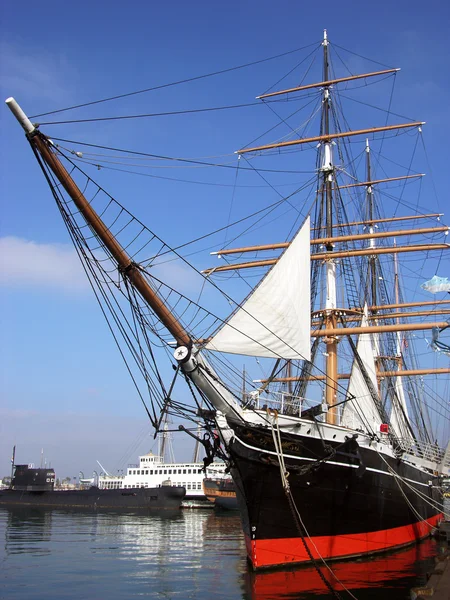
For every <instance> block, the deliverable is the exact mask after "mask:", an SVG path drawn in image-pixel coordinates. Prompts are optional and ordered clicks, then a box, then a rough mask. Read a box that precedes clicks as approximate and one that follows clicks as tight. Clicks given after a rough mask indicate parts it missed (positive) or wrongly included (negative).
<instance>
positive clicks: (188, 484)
mask: <svg viewBox="0 0 450 600" xmlns="http://www.w3.org/2000/svg"><path fill="white" fill-rule="evenodd" d="M225 468H226V465H225V463H223V462H217V461H215V462H213V463H212V464H210V465H209V466H208V467H207V469H206V473H205V471H204V470H203V462H195V463H166V462H163V457H162V456H157V455H155V454H152V453H151V452H149V453H148V454H144V455H143V456H140V457H139V465H133V466H130V467H128V468H127V473H126V475H116V476H115V475H105V474H102V475H100V477H99V478H98V487H99V488H101V489H127V488H137V487H139V488H141V487H144V488H152V487H159V486H161V485H163V484H164V485H175V486H182V487H185V488H186V498H187V499H189V498H196V499H203V498H205V495H204V493H203V489H202V481H203V479H204V478H205V477H220V476H223V474H224V473H225Z"/></svg>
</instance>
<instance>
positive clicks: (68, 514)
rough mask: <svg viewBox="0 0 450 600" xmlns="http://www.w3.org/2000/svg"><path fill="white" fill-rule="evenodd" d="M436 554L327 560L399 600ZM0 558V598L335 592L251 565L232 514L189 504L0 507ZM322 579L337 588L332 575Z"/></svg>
mask: <svg viewBox="0 0 450 600" xmlns="http://www.w3.org/2000/svg"><path fill="white" fill-rule="evenodd" d="M1 540H4V544H2V543H1ZM2 546H3V549H4V555H3V556H1V554H2ZM437 551H438V547H437V544H436V542H435V541H433V540H426V541H425V542H423V543H422V544H420V545H418V546H413V547H410V548H407V549H405V550H402V551H400V552H396V553H393V554H389V555H383V556H379V557H376V558H373V559H372V560H364V561H352V562H341V563H334V564H332V569H333V571H334V573H335V574H336V576H337V577H338V578H339V580H340V581H341V582H342V584H343V585H344V586H345V587H346V588H348V589H349V590H351V591H352V593H353V594H354V595H355V596H356V597H357V598H358V600H366V599H368V598H371V599H374V598H380V599H381V598H382V599H383V600H394V599H395V600H398V599H400V598H405V599H406V598H409V590H410V588H411V587H414V586H416V585H421V584H422V583H423V582H424V580H425V578H424V574H425V573H426V571H427V570H430V567H431V565H432V564H433V558H434V556H435V555H436V553H437ZM0 564H1V565H2V569H0V597H5V598H6V597H7V598H18V599H21V598H25V597H26V598H27V600H41V599H42V598H43V597H45V598H46V599H48V600H50V599H52V598H55V600H56V598H57V599H58V600H61V599H63V598H67V599H72V598H73V599H74V600H75V598H76V599H77V600H78V599H79V598H80V597H83V598H88V597H89V598H101V597H107V598H108V600H115V599H116V598H117V599H119V598H120V599H121V600H122V598H134V597H137V596H139V597H140V598H141V597H145V598H155V599H156V598H158V599H160V598H175V597H177V598H182V599H183V600H185V599H188V598H193V599H195V600H210V598H211V597H212V596H213V595H214V598H215V600H219V599H223V600H235V599H236V600H238V599H239V600H269V599H270V600H281V599H284V600H286V599H289V598H291V599H294V598H295V599H301V598H303V599H305V600H306V599H312V598H314V599H315V600H316V599H317V598H331V597H332V596H331V594H330V593H329V592H328V591H327V588H326V587H325V585H324V583H323V582H322V580H321V579H320V576H319V575H318V573H317V572H316V570H315V569H314V568H313V567H303V568H299V569H289V570H284V571H274V572H263V573H253V572H251V571H250V569H249V567H248V565H247V561H246V553H245V544H244V540H243V536H242V531H241V524H240V519H239V515H238V514H237V513H234V512H233V513H232V512H226V511H224V512H217V511H211V510H196V509H191V510H184V511H179V510H177V511H174V512H171V513H168V512H167V511H162V512H161V513H159V514H152V515H151V516H150V515H148V514H147V513H144V514H142V513H111V512H95V513H93V512H91V511H89V512H87V511H83V510H76V511H73V510H62V509H53V510H52V509H48V508H47V509H45V508H29V507H20V508H19V507H17V508H8V509H6V508H2V509H0ZM327 579H328V580H329V581H330V582H331V583H332V585H333V586H334V589H335V590H337V591H339V592H342V589H343V587H342V585H340V584H338V583H336V582H335V580H334V579H333V578H332V577H331V576H330V575H329V574H327ZM211 589H212V590H213V592H211ZM341 595H342V597H347V596H346V594H344V593H341Z"/></svg>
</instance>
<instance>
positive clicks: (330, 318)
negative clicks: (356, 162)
mask: <svg viewBox="0 0 450 600" xmlns="http://www.w3.org/2000/svg"><path fill="white" fill-rule="evenodd" d="M322 46H323V80H324V82H328V80H329V75H328V39H327V31H326V30H324V32H323V42H322ZM330 110H331V107H330V88H329V86H328V85H325V86H324V89H323V104H322V117H323V121H322V123H323V132H322V135H323V136H324V141H323V145H322V165H321V171H322V174H323V189H324V192H325V227H326V237H328V238H331V237H332V236H333V177H334V165H333V148H332V144H333V142H332V140H331V139H330V138H329V137H328V136H329V135H330ZM326 250H327V255H328V256H327V258H326V262H325V269H326V303H325V330H327V329H336V325H337V323H336V263H335V261H334V258H333V256H332V252H333V244H332V243H331V242H329V243H327V244H326ZM325 344H326V369H325V370H326V381H325V402H326V404H327V406H328V407H331V406H334V405H335V404H337V398H336V393H337V374H338V368H337V338H336V336H334V335H329V336H327V337H326V338H325ZM327 422H328V423H332V424H335V423H336V422H337V413H336V409H335V408H329V410H328V412H327Z"/></svg>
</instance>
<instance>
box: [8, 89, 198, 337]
mask: <svg viewBox="0 0 450 600" xmlns="http://www.w3.org/2000/svg"><path fill="white" fill-rule="evenodd" d="M6 104H7V105H8V106H9V108H10V109H11V111H12V113H13V114H14V116H15V117H16V118H17V120H18V121H19V123H20V124H21V125H22V127H23V128H24V130H25V132H26V133H27V137H28V140H29V142H30V144H31V145H32V146H34V147H35V148H36V150H37V151H38V152H39V154H40V155H41V157H42V159H43V160H44V162H45V163H46V164H47V165H48V166H49V168H50V169H51V170H52V171H53V173H54V174H55V176H56V177H57V179H58V180H59V181H60V182H61V185H62V186H63V187H64V189H65V190H66V192H67V193H68V194H69V196H70V197H71V198H72V200H73V202H74V204H75V206H76V207H77V208H78V210H79V211H80V212H81V213H82V215H83V217H84V218H85V220H86V222H87V223H89V225H90V227H92V229H93V230H94V231H95V233H96V234H97V235H98V237H99V238H100V239H101V240H102V242H103V243H104V244H105V246H106V248H107V249H108V250H109V252H110V253H111V255H112V256H113V258H114V259H115V260H116V261H117V265H118V268H119V271H120V272H121V273H122V274H123V276H125V277H127V278H128V279H129V280H130V281H131V282H132V284H133V285H134V286H135V287H136V289H137V290H138V291H139V293H140V294H141V296H142V297H143V298H144V300H146V301H147V302H148V304H149V305H150V306H151V308H152V309H153V311H154V312H155V313H156V315H157V316H158V318H159V319H160V320H161V322H162V323H163V324H164V325H165V326H166V327H167V329H168V331H169V332H170V333H171V334H172V335H173V337H174V338H175V340H176V341H177V344H178V345H183V346H187V347H190V346H191V338H190V336H189V334H188V333H187V332H186V330H185V329H184V327H183V326H182V325H181V323H180V322H179V321H178V320H177V319H176V318H175V317H174V315H173V314H172V312H171V311H170V310H169V309H168V308H167V307H166V306H165V304H164V303H163V301H162V300H161V298H159V296H158V295H157V294H156V293H155V292H154V291H153V290H152V288H151V287H150V285H149V284H148V282H147V281H146V279H145V278H144V277H143V276H142V274H141V272H140V270H139V267H138V266H137V265H136V264H135V263H134V262H133V261H132V260H131V258H130V257H129V256H128V254H127V253H126V252H125V250H124V249H123V248H122V246H121V245H120V244H119V243H118V241H117V240H116V239H115V238H114V236H113V235H112V233H111V232H110V230H109V229H108V228H107V227H106V225H105V223H103V221H102V220H101V219H100V217H99V216H98V214H97V213H96V212H95V210H94V209H93V208H92V206H91V205H90V204H89V202H88V201H87V200H86V198H85V197H84V195H83V193H82V192H81V190H80V189H79V188H78V186H77V185H76V183H75V182H74V180H73V179H72V178H71V177H70V175H69V173H68V172H67V170H66V169H65V167H64V165H63V164H62V163H61V161H60V160H59V158H58V157H57V155H56V152H55V150H54V148H53V144H52V142H51V141H50V140H49V139H48V138H47V137H45V136H44V135H43V134H41V133H40V132H38V131H37V129H36V128H35V127H34V125H33V124H32V123H31V122H30V121H29V119H28V118H27V116H26V115H25V113H24V112H23V111H22V109H21V108H20V107H19V105H18V104H17V102H16V101H15V100H14V98H8V99H7V100H6Z"/></svg>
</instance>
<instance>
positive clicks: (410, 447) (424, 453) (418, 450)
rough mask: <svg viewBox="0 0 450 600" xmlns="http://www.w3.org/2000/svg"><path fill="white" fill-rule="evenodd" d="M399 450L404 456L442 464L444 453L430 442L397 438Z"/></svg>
mask: <svg viewBox="0 0 450 600" xmlns="http://www.w3.org/2000/svg"><path fill="white" fill-rule="evenodd" d="M397 441H398V444H399V446H400V448H401V449H402V450H403V452H405V453H406V454H412V455H414V456H418V457H420V458H423V459H425V460H428V461H430V462H432V463H439V464H440V463H442V461H443V460H444V455H445V451H444V450H442V448H440V447H439V446H438V445H437V444H433V443H430V442H421V441H419V440H410V439H406V438H398V440H397Z"/></svg>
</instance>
